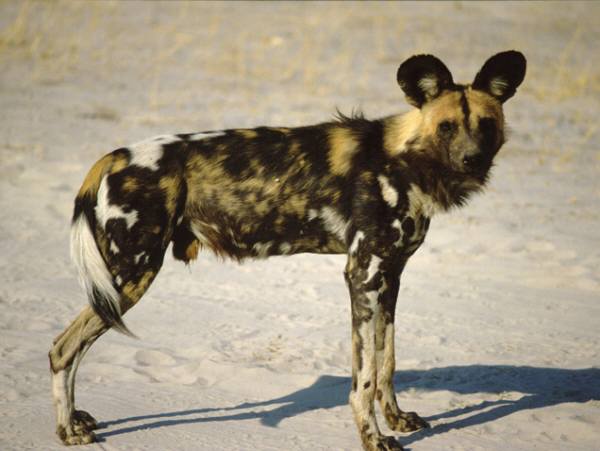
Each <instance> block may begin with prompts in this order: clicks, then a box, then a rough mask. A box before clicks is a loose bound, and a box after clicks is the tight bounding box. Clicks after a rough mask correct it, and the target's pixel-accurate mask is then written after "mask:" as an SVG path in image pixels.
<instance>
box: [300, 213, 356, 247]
mask: <svg viewBox="0 0 600 451" xmlns="http://www.w3.org/2000/svg"><path fill="white" fill-rule="evenodd" d="M309 216H310V211H309ZM319 217H320V218H321V219H322V220H323V224H324V225H325V229H326V230H327V231H328V232H329V233H332V234H334V235H336V236H337V237H338V238H339V239H340V240H342V241H344V240H345V239H346V229H347V228H348V222H346V221H344V218H342V216H341V215H340V214H339V213H338V212H337V211H335V210H334V209H333V208H331V207H323V208H321V214H320V215H319Z"/></svg>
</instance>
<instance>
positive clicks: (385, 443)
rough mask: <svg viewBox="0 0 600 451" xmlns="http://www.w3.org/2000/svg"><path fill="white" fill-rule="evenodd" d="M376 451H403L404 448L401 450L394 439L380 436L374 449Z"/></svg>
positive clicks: (400, 446) (398, 443)
mask: <svg viewBox="0 0 600 451" xmlns="http://www.w3.org/2000/svg"><path fill="white" fill-rule="evenodd" d="M374 449H376V450H377V451H403V450H404V448H402V445H401V444H400V442H398V440H396V439H395V438H394V437H390V436H385V435H383V436H381V437H379V439H378V440H377V444H376V447H375V448H374Z"/></svg>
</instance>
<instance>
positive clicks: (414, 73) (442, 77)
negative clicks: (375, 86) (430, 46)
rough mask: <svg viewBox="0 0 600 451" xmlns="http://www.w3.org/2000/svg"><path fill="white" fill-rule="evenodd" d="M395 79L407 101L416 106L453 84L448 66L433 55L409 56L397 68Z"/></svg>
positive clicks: (428, 100) (419, 106) (418, 106)
mask: <svg viewBox="0 0 600 451" xmlns="http://www.w3.org/2000/svg"><path fill="white" fill-rule="evenodd" d="M396 79H397V80H398V84H399V85H400V87H401V88H402V90H403V91H404V94H405V95H406V100H407V101H408V103H410V104H411V105H413V106H416V107H417V108H421V107H422V106H423V104H425V103H427V102H430V101H431V100H433V99H435V98H436V97H437V96H439V95H440V94H441V93H442V91H443V90H444V89H448V88H450V87H452V86H453V85H454V81H453V80H452V74H451V73H450V71H449V70H448V68H447V67H446V66H445V65H444V63H442V62H441V61H440V60H439V59H437V58H436V57H435V56H433V55H416V56H411V57H410V58H409V59H407V60H406V61H404V62H403V63H402V64H401V65H400V67H399V68H398V73H397V75H396Z"/></svg>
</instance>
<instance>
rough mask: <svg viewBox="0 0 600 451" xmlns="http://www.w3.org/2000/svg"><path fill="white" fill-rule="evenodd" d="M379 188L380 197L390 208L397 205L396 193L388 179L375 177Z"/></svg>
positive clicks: (382, 176)
mask: <svg viewBox="0 0 600 451" xmlns="http://www.w3.org/2000/svg"><path fill="white" fill-rule="evenodd" d="M377 180H378V181H379V186H380V187H381V196H382V197H383V200H385V201H386V202H387V203H388V205H389V206H390V207H395V206H396V205H398V191H396V189H395V188H394V187H393V186H392V185H391V184H390V181H389V179H388V178H387V177H386V176H385V175H380V176H378V177H377Z"/></svg>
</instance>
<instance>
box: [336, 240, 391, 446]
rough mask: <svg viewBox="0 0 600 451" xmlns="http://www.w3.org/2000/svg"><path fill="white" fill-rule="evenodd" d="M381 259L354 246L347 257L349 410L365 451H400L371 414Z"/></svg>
mask: <svg viewBox="0 0 600 451" xmlns="http://www.w3.org/2000/svg"><path fill="white" fill-rule="evenodd" d="M381 261H382V259H381V258H379V257H378V256H376V255H374V254H371V253H369V252H368V251H367V249H366V246H357V249H354V250H353V251H352V252H351V253H350V255H349V256H348V263H347V265H346V271H345V277H346V283H347V285H348V289H349V290H350V298H351V302H352V390H351V392H350V406H351V407H352V412H353V413H354V419H355V421H356V425H357V427H358V432H359V434H360V437H361V440H362V444H363V447H364V449H365V450H367V451H374V450H395V451H398V450H402V447H401V446H400V443H398V441H396V439H395V438H394V437H386V436H384V435H383V434H381V431H380V430H379V427H378V426H377V420H376V419H375V411H374V399H375V390H376V389H377V359H376V340H375V337H376V325H377V318H378V316H379V315H380V311H381V305H380V302H379V296H380V295H381V292H382V288H383V284H384V281H383V274H382V272H381V271H380V269H379V265H380V263H381Z"/></svg>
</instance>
